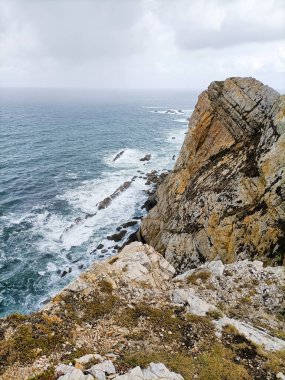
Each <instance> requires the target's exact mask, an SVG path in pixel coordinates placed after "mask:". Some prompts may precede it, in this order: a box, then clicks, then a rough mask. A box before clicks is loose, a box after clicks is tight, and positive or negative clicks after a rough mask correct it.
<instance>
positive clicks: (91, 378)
mask: <svg viewBox="0 0 285 380" xmlns="http://www.w3.org/2000/svg"><path fill="white" fill-rule="evenodd" d="M85 380H94V377H93V376H92V375H90V374H88V375H85Z"/></svg>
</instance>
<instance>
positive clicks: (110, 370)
mask: <svg viewBox="0 0 285 380" xmlns="http://www.w3.org/2000/svg"><path fill="white" fill-rule="evenodd" d="M88 372H90V373H91V375H93V376H95V377H96V378H98V380H104V379H105V378H106V376H105V373H107V374H108V375H112V374H114V373H116V369H115V367H114V364H113V363H112V362H111V360H104V361H103V362H102V363H99V364H95V365H93V366H92V367H91V368H90V369H89V370H88Z"/></svg>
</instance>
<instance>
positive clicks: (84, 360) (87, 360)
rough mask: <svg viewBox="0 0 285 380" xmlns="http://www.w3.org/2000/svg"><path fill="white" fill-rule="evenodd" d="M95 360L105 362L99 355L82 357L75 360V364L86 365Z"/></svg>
mask: <svg viewBox="0 0 285 380" xmlns="http://www.w3.org/2000/svg"><path fill="white" fill-rule="evenodd" d="M94 359H95V360H98V361H103V358H102V356H101V355H98V354H87V355H84V356H81V357H80V358H78V359H75V363H80V364H82V365H86V364H88V363H90V362H91V361H92V360H94Z"/></svg>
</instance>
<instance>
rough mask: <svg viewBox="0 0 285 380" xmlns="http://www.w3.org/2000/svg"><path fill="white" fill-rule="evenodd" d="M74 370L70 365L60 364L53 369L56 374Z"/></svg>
mask: <svg viewBox="0 0 285 380" xmlns="http://www.w3.org/2000/svg"><path fill="white" fill-rule="evenodd" d="M73 370H74V367H73V366H72V365H66V364H60V365H58V366H57V367H56V369H55V374H56V376H62V375H66V374H67V373H70V372H72V371H73Z"/></svg>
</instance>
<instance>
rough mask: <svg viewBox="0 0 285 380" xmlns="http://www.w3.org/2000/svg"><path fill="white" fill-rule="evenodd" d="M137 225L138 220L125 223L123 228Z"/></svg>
mask: <svg viewBox="0 0 285 380" xmlns="http://www.w3.org/2000/svg"><path fill="white" fill-rule="evenodd" d="M137 223H138V222H137V221H136V220H130V221H129V222H126V223H123V224H122V227H123V228H128V227H132V226H135V225H136V224H137Z"/></svg>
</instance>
